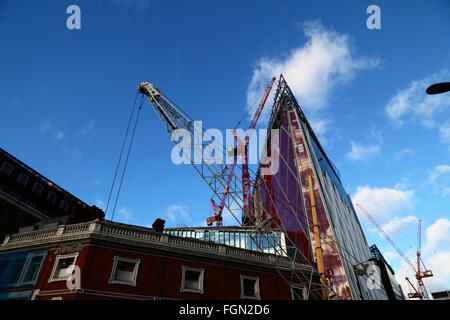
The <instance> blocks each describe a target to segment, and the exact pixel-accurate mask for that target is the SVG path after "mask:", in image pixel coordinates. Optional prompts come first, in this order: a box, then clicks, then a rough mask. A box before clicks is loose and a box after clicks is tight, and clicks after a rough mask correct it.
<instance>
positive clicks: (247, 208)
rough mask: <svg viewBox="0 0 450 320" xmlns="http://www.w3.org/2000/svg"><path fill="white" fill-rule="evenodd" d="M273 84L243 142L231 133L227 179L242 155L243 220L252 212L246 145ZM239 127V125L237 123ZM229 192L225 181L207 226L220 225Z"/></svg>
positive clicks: (260, 104)
mask: <svg viewBox="0 0 450 320" xmlns="http://www.w3.org/2000/svg"><path fill="white" fill-rule="evenodd" d="M274 82H275V77H273V78H272V80H271V81H270V83H269V85H268V86H267V87H266V90H265V91H264V94H263V97H262V99H261V102H260V103H259V105H258V108H257V109H256V112H255V114H254V116H253V118H252V121H251V122H250V125H249V127H248V129H247V132H246V135H245V138H244V142H242V141H241V140H240V139H239V137H238V136H237V134H236V131H235V130H233V131H232V133H233V135H234V138H235V139H236V142H237V147H236V148H232V147H231V148H230V149H229V150H228V151H229V152H228V153H229V154H232V155H233V164H232V165H231V168H230V173H229V174H228V179H229V180H230V179H231V177H232V175H233V173H234V168H235V166H236V162H237V155H238V154H239V153H240V154H242V198H243V207H244V208H243V212H242V217H243V220H248V219H251V216H252V212H253V205H252V197H251V186H250V184H251V182H250V173H249V171H248V143H249V141H250V138H251V136H252V134H253V130H254V129H255V127H256V124H257V123H258V120H259V117H260V116H261V113H262V110H263V108H264V105H265V104H266V101H267V98H268V97H269V93H270V90H272V86H273V84H274ZM238 125H239V123H238ZM228 191H229V181H227V185H226V186H225V190H224V192H223V195H222V199H221V201H220V204H219V206H218V207H217V205H216V203H215V202H214V200H213V199H212V198H211V199H210V200H211V205H212V207H213V211H214V216H212V217H210V218H208V219H206V224H207V225H208V226H210V225H212V223H213V222H214V221H215V222H216V226H220V225H222V210H223V206H224V204H225V200H226V197H227V195H228Z"/></svg>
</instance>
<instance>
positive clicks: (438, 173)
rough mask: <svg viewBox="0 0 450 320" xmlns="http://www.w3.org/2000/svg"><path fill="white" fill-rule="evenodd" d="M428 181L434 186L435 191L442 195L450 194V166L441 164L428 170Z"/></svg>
mask: <svg viewBox="0 0 450 320" xmlns="http://www.w3.org/2000/svg"><path fill="white" fill-rule="evenodd" d="M428 183H430V184H431V185H432V186H433V192H434V193H437V194H440V195H441V197H443V198H444V197H446V196H448V195H450V187H449V184H450V166H449V165H446V164H441V165H438V166H436V167H435V168H434V169H432V170H429V171H428Z"/></svg>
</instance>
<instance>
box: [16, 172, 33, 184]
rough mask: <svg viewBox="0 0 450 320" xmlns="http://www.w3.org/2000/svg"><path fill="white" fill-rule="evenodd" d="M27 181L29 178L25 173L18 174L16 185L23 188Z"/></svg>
mask: <svg viewBox="0 0 450 320" xmlns="http://www.w3.org/2000/svg"><path fill="white" fill-rule="evenodd" d="M28 180H30V178H29V177H28V176H27V175H26V174H25V173H22V172H21V173H20V174H19V177H18V178H17V183H18V184H20V185H21V186H24V187H25V186H26V185H27V183H28Z"/></svg>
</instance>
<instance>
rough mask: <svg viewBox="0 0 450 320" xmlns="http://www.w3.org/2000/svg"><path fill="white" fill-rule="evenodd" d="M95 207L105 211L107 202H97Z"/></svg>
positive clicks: (98, 200)
mask: <svg viewBox="0 0 450 320" xmlns="http://www.w3.org/2000/svg"><path fill="white" fill-rule="evenodd" d="M94 205H95V206H96V207H98V208H100V209H102V210H104V209H105V208H106V205H105V201H103V200H101V199H97V200H95V201H94Z"/></svg>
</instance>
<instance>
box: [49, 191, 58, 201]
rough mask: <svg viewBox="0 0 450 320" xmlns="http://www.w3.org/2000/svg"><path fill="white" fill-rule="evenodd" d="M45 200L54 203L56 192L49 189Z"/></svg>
mask: <svg viewBox="0 0 450 320" xmlns="http://www.w3.org/2000/svg"><path fill="white" fill-rule="evenodd" d="M47 201H49V202H51V203H53V204H55V201H56V194H55V193H54V192H51V191H50V192H49V193H48V195H47Z"/></svg>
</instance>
